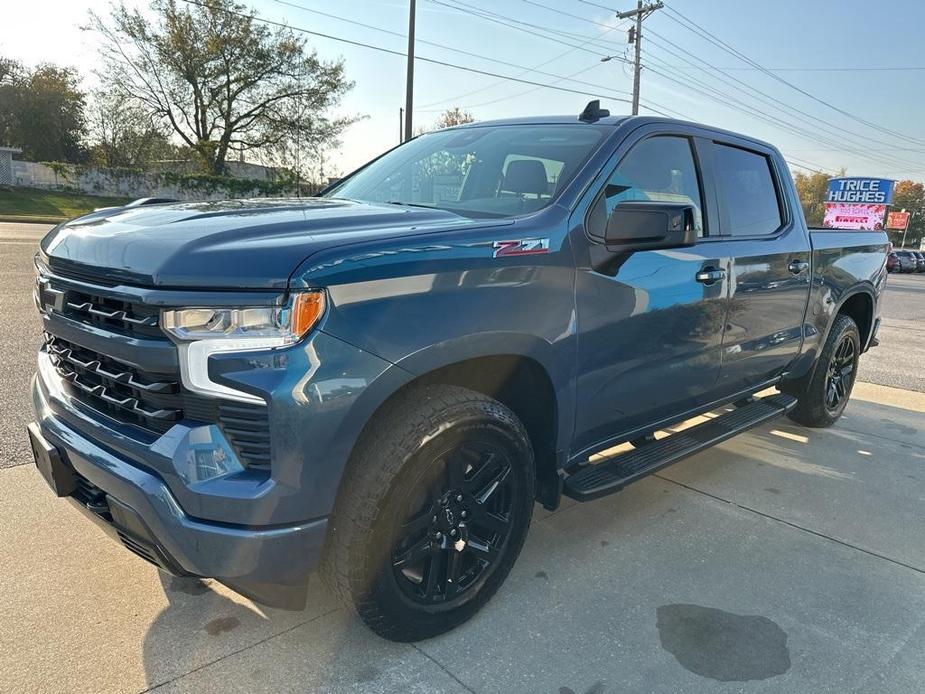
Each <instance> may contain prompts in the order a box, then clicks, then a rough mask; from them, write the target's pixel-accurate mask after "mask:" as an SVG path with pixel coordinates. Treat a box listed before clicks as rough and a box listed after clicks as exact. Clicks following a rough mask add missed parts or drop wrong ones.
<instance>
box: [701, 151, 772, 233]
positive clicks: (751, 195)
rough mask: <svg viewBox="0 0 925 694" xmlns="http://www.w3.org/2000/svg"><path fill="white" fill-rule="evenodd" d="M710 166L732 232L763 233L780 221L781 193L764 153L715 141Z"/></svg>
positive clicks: (728, 226) (769, 162) (768, 231)
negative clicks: (779, 193) (711, 165)
mask: <svg viewBox="0 0 925 694" xmlns="http://www.w3.org/2000/svg"><path fill="white" fill-rule="evenodd" d="M713 170H714V174H715V177H716V186H717V189H718V191H719V195H720V200H721V201H722V202H723V204H724V206H725V211H726V222H727V228H726V229H725V233H726V234H729V235H731V236H766V235H768V234H773V233H774V232H776V231H777V230H778V229H780V227H781V224H783V215H782V214H781V207H780V197H779V195H778V190H777V185H776V183H775V180H774V175H773V173H772V169H771V160H770V159H769V158H768V156H767V155H765V154H760V153H758V152H753V151H751V150H747V149H741V148H739V147H733V146H731V145H722V144H715V145H714V148H713Z"/></svg>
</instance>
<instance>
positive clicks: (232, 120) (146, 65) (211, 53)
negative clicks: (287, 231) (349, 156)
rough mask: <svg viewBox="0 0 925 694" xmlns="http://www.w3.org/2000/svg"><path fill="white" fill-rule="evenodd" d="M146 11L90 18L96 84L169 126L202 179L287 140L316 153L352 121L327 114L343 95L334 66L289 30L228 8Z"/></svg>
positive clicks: (119, 10)
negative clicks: (100, 65)
mask: <svg viewBox="0 0 925 694" xmlns="http://www.w3.org/2000/svg"><path fill="white" fill-rule="evenodd" d="M151 10H152V12H153V19H152V17H150V16H146V15H144V14H142V13H141V12H140V11H139V10H137V9H129V8H127V7H126V6H125V5H124V4H119V5H117V6H115V7H114V8H113V11H112V15H111V17H110V18H109V20H108V21H107V20H104V19H103V18H101V17H99V16H98V15H96V14H94V13H92V12H91V14H90V26H89V29H91V30H93V31H96V32H98V33H99V35H100V36H101V38H102V43H101V47H100V51H101V55H102V58H103V61H104V66H105V67H104V69H103V71H102V73H101V77H102V79H103V82H104V84H105V85H106V87H107V88H108V89H109V90H111V91H112V92H114V93H115V94H116V95H117V97H118V98H122V99H126V100H130V101H131V102H133V103H134V104H136V105H138V106H139V107H140V108H141V109H142V110H143V111H144V112H145V113H147V114H149V115H150V116H151V117H152V118H153V119H155V120H157V121H159V122H161V123H164V124H165V125H167V126H169V127H170V129H171V131H172V132H173V133H174V134H175V135H176V136H177V137H178V138H179V139H180V140H181V141H182V142H183V143H184V144H186V145H187V146H188V147H189V148H190V149H192V150H193V151H194V152H196V154H197V155H198V156H199V158H200V159H201V160H202V162H203V164H204V166H205V168H206V170H207V171H209V172H211V173H215V174H221V173H224V170H225V161H226V159H227V158H228V157H229V155H230V154H231V153H234V152H238V153H243V152H247V151H251V150H272V149H274V148H278V147H281V146H282V145H283V144H284V141H285V140H286V139H287V138H289V137H291V135H292V133H293V132H295V131H297V132H299V133H300V134H301V137H302V139H303V140H304V141H305V145H306V146H308V147H309V149H314V150H319V149H324V148H325V147H329V146H331V145H333V144H334V143H335V142H336V140H337V137H338V136H339V134H340V133H341V132H342V131H343V130H344V128H346V126H347V125H349V124H350V123H352V122H353V120H354V119H351V118H335V117H332V116H330V115H328V114H329V111H330V110H331V109H332V108H334V107H335V106H337V104H338V103H339V101H340V99H341V97H342V96H343V95H344V94H345V93H346V92H347V91H348V90H349V89H350V88H351V87H352V86H353V83H352V82H350V81H348V80H347V79H346V77H345V76H344V66H343V62H342V61H334V62H325V61H322V60H320V59H319V58H318V56H317V54H316V53H315V51H314V50H308V49H307V48H306V45H305V41H304V39H302V38H301V37H299V36H297V35H296V34H295V33H294V32H293V31H291V30H290V29H288V28H285V27H275V28H271V27H270V26H268V25H267V24H265V23H262V22H260V21H259V20H258V19H257V18H256V14H255V12H254V11H253V10H249V9H248V8H247V7H246V6H244V5H240V4H237V3H235V2H233V0H203V1H202V2H191V3H190V4H189V6H187V7H183V8H181V7H179V6H178V5H177V2H176V0H154V1H153V2H152V5H151Z"/></svg>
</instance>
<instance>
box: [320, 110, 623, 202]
mask: <svg viewBox="0 0 925 694" xmlns="http://www.w3.org/2000/svg"><path fill="white" fill-rule="evenodd" d="M605 132H606V131H605V129H604V126H590V125H580V124H575V125H502V126H486V127H472V128H465V129H456V130H444V131H439V132H435V133H431V134H429V135H423V136H421V137H418V138H415V139H414V140H411V141H409V142H408V143H406V144H404V145H402V146H401V147H397V148H396V149H394V150H392V151H391V152H388V153H387V154H385V155H383V156H382V157H380V158H379V159H377V160H376V161H374V162H372V163H371V164H370V165H369V166H367V167H365V168H363V169H361V170H360V171H358V172H357V173H356V174H354V175H353V176H351V177H350V178H348V179H347V180H345V181H344V182H343V183H341V184H340V185H338V186H336V187H335V188H333V189H331V190H329V191H328V192H327V193H325V197H336V198H350V199H352V200H360V201H363V202H384V203H393V204H403V205H420V206H424V207H434V208H438V209H444V210H451V211H453V212H457V213H459V214H462V215H466V216H473V217H513V216H516V215H521V214H526V213H529V212H535V211H536V210H539V209H542V208H543V207H546V206H547V205H548V204H549V203H550V202H551V201H552V200H553V199H554V198H555V197H556V194H557V193H558V192H559V191H560V190H562V188H563V187H564V185H565V184H566V183H567V182H568V181H569V180H570V179H571V177H572V176H573V175H574V174H575V172H577V171H578V168H579V167H580V166H581V164H582V163H583V162H584V161H585V160H586V159H587V158H588V156H589V155H590V154H591V153H592V151H594V150H595V149H596V148H597V146H598V144H599V143H600V142H601V140H602V139H603V137H604V135H605Z"/></svg>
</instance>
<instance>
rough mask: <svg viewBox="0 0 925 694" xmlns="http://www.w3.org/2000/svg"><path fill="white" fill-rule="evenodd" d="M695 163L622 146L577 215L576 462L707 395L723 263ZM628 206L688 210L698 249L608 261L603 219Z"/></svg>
mask: <svg viewBox="0 0 925 694" xmlns="http://www.w3.org/2000/svg"><path fill="white" fill-rule="evenodd" d="M621 150H623V151H622V152H621ZM697 152H698V147H697V146H696V141H695V138H694V137H691V136H689V135H687V134H684V133H658V132H656V133H652V134H650V135H648V136H644V137H641V138H639V139H638V140H637V141H636V142H635V143H634V144H633V145H632V146H631V147H629V148H628V149H627V148H626V147H625V146H621V148H620V150H618V151H617V153H616V155H615V159H616V160H618V163H616V165H615V166H614V167H613V168H612V169H611V173H610V174H609V175H608V176H607V178H606V180H605V181H604V182H603V184H602V185H601V184H599V185H598V187H597V189H596V190H595V191H592V194H593V195H594V197H593V199H592V201H591V202H590V204H588V206H587V207H586V208H582V206H581V205H580V206H579V210H582V209H584V212H582V214H583V215H584V217H583V227H584V233H583V234H576V237H575V238H576V244H575V245H576V255H577V258H578V270H577V279H576V305H577V320H578V366H577V395H576V401H577V402H576V421H575V446H574V448H573V451H575V452H579V451H585V452H587V451H590V449H592V448H597V449H600V448H602V447H604V446H603V444H605V443H607V442H608V441H617V440H619V439H620V437H621V436H624V435H626V434H628V433H632V432H635V431H637V430H638V429H639V428H642V427H648V426H649V425H654V424H656V423H658V422H660V421H662V420H665V419H668V418H672V417H675V416H677V415H679V414H681V413H684V412H685V411H687V410H690V409H693V408H695V407H697V406H698V405H700V404H702V403H704V402H707V401H709V399H710V397H711V395H712V392H713V389H714V388H715V385H716V383H717V380H718V377H719V372H720V354H721V347H722V337H723V326H724V324H725V314H726V303H727V302H726V297H727V294H728V285H727V282H726V277H725V276H726V275H727V274H728V272H729V264H730V259H729V258H728V257H724V256H723V254H722V253H721V250H722V244H718V243H716V242H715V239H712V238H711V237H710V235H709V231H710V228H711V225H710V222H711V221H712V220H713V219H715V218H716V217H715V215H716V211H715V210H716V205H715V201H712V200H711V201H707V200H706V197H705V194H704V190H703V186H702V184H701V181H702V178H703V177H702V176H701V175H700V166H701V164H700V161H699V159H698V156H697ZM630 200H634V201H636V200H649V201H663V202H675V203H681V204H684V205H690V206H692V207H693V208H694V211H695V215H694V217H695V225H696V228H697V232H698V239H697V243H696V245H694V246H693V247H687V248H677V249H667V250H647V251H633V250H632V248H630V249H629V250H620V251H617V252H612V251H609V250H608V249H607V247H606V245H605V244H604V242H603V236H604V230H605V228H606V225H607V220H608V217H609V216H610V213H611V212H612V211H613V210H614V209H615V208H616V206H617V205H619V204H620V203H621V202H624V201H630Z"/></svg>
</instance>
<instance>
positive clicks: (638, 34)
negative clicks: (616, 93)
mask: <svg viewBox="0 0 925 694" xmlns="http://www.w3.org/2000/svg"><path fill="white" fill-rule="evenodd" d="M663 7H664V5H663V4H662V3H661V1H660V0H659V1H658V2H653V3H651V4H650V5H646V4H643V1H642V0H636V9H635V10H627V11H626V12H618V13H617V19H630V18H635V19H636V26H634V27H630V30H629V42H630V43H632V44H635V46H636V60H635V67H634V69H633V115H634V116H638V115H639V78H640V76H641V75H642V63H641V60H642V20H643V19H645V18H646V17H648V16H649V15H650V14H652V13H653V12H655V10H660V9H662V8H663Z"/></svg>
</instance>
